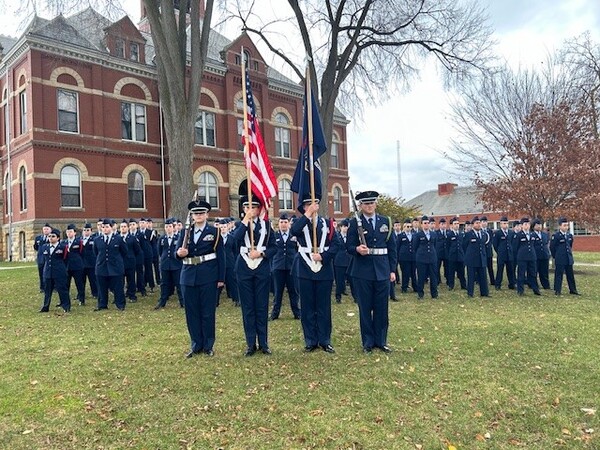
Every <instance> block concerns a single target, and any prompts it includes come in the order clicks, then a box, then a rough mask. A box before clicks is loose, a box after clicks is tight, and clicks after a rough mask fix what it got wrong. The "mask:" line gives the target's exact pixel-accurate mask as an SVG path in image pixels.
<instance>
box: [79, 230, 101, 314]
mask: <svg viewBox="0 0 600 450" xmlns="http://www.w3.org/2000/svg"><path fill="white" fill-rule="evenodd" d="M81 248H82V251H81V257H82V259H83V288H84V290H85V285H86V282H87V281H89V282H90V292H91V293H92V297H94V298H98V286H97V285H96V253H95V252H94V238H93V237H92V224H91V223H86V224H84V225H83V232H82V236H81ZM79 304H80V305H85V297H84V299H83V300H80V301H79Z"/></svg>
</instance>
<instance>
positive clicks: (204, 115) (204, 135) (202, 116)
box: [194, 110, 217, 147]
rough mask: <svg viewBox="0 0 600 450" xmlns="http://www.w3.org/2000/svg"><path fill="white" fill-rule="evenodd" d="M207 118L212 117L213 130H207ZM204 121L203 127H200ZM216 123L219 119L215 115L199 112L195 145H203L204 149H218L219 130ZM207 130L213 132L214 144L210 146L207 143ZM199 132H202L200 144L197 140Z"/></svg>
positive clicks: (195, 125)
mask: <svg viewBox="0 0 600 450" xmlns="http://www.w3.org/2000/svg"><path fill="white" fill-rule="evenodd" d="M207 116H212V121H213V128H212V129H210V128H207V127H206V118H207ZM200 120H202V123H201V125H202V126H201V127H199V126H198V122H199V121H200ZM216 122H217V117H216V114H215V113H212V112H209V111H203V110H200V111H198V116H197V117H196V123H195V124H194V143H195V144H196V145H202V146H203V147H216V146H217V130H216V128H217V127H216V125H217V124H216ZM207 130H212V140H213V144H212V145H211V144H208V143H207V137H208V131H207ZM198 131H200V133H201V134H202V142H198V139H196V138H197V137H198Z"/></svg>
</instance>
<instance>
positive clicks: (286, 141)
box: [275, 113, 290, 158]
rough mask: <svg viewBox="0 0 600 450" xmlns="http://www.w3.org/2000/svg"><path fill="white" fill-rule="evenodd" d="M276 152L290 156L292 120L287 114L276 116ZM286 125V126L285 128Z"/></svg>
mask: <svg viewBox="0 0 600 450" xmlns="http://www.w3.org/2000/svg"><path fill="white" fill-rule="evenodd" d="M275 123H276V124H277V125H276V126H275V154H276V155H277V156H281V157H282V158H289V157H290V130H289V128H287V127H289V126H290V122H289V121H288V118H287V117H286V115H285V114H282V113H278V114H277V115H276V116H275ZM284 127H285V128H284Z"/></svg>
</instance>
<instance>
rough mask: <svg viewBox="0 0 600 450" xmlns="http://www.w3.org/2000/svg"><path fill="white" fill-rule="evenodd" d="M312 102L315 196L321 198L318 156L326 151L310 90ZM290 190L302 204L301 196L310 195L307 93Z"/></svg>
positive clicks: (317, 110)
mask: <svg viewBox="0 0 600 450" xmlns="http://www.w3.org/2000/svg"><path fill="white" fill-rule="evenodd" d="M310 97H311V103H312V111H311V114H312V133H313V162H314V173H315V197H316V198H321V195H322V189H323V183H322V181H321V166H320V165H319V158H320V157H321V156H322V155H324V154H325V152H326V151H327V144H326V143H325V136H324V135H323V127H322V126H321V119H320V117H319V107H318V105H317V102H316V101H315V97H314V95H313V94H312V92H311V95H310ZM292 191H293V192H296V193H297V194H298V204H299V205H301V204H302V199H303V198H308V197H310V158H309V151H308V112H307V95H306V91H305V94H304V120H303V123H302V147H301V148H300V157H299V158H298V165H297V166H296V171H295V172H294V178H293V179H292Z"/></svg>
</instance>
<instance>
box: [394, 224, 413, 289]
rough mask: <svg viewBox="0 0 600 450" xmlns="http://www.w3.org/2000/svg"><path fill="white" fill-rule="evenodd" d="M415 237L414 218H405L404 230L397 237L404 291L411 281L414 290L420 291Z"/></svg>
mask: <svg viewBox="0 0 600 450" xmlns="http://www.w3.org/2000/svg"><path fill="white" fill-rule="evenodd" d="M414 237H415V233H413V226H412V220H410V219H406V220H404V224H403V225H402V232H401V233H400V234H399V235H398V237H397V238H396V241H397V242H396V248H397V249H398V262H399V264H400V271H401V272H402V284H401V289H402V293H403V294H405V293H406V292H408V282H409V281H410V283H411V287H412V289H413V291H414V292H417V291H418V288H417V266H416V264H415V252H414V242H415V240H414Z"/></svg>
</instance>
